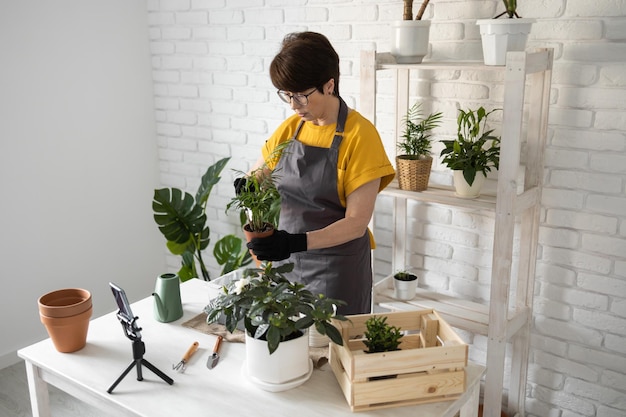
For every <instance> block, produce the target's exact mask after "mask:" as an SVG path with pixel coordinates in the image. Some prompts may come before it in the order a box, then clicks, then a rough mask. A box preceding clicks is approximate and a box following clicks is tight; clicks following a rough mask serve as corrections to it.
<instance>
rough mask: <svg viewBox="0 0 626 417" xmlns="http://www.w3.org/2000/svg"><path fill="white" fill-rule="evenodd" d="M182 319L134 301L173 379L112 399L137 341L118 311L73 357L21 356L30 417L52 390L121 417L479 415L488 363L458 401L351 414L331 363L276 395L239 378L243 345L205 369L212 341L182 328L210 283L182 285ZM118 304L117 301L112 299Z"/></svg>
mask: <svg viewBox="0 0 626 417" xmlns="http://www.w3.org/2000/svg"><path fill="white" fill-rule="evenodd" d="M181 293H182V299H183V309H184V313H185V314H184V316H183V317H182V318H181V319H180V320H178V321H175V322H172V323H160V322H157V321H156V320H155V319H154V318H153V313H152V303H153V300H152V297H147V298H145V299H143V300H141V301H138V302H137V303H134V304H132V306H131V307H132V309H133V313H134V314H135V315H137V316H139V320H138V324H139V326H140V327H142V328H143V331H142V336H143V342H144V343H145V346H146V353H145V355H144V358H145V359H146V360H148V361H149V362H150V363H152V364H153V365H154V366H156V367H157V368H159V369H160V370H161V371H163V372H165V373H166V374H167V375H168V376H170V377H172V378H173V379H174V384H173V385H168V384H166V383H165V382H163V381H162V380H161V379H160V378H159V377H158V376H156V375H155V374H153V373H152V372H151V371H150V370H149V369H147V368H146V367H144V368H143V378H144V379H143V381H137V378H136V377H137V374H136V370H135V369H133V370H132V371H131V372H130V373H129V374H128V375H127V376H126V377H125V378H124V380H122V381H121V383H120V384H119V385H118V386H117V387H116V388H115V390H114V391H113V393H112V394H108V393H107V389H108V388H109V387H110V386H111V385H112V384H113V382H114V381H115V380H116V379H117V378H118V377H119V376H120V374H121V373H122V372H123V371H124V369H126V367H127V366H128V365H129V364H130V363H131V362H132V360H133V355H132V350H131V348H132V342H131V341H130V340H128V339H127V338H126V336H125V335H124V333H123V331H122V326H121V325H120V323H119V321H118V320H117V318H116V316H115V313H116V312H117V310H116V311H115V312H112V313H110V314H107V315H104V316H102V317H99V318H97V319H94V320H92V321H91V323H90V325H89V334H88V336H87V346H85V347H84V348H83V349H81V350H80V351H78V352H74V353H59V352H57V351H56V350H55V348H54V346H53V344H52V342H51V340H50V339H46V340H43V341H41V342H39V343H35V344H33V345H31V346H28V347H26V348H24V349H21V350H19V351H18V355H19V356H20V357H21V358H23V359H24V360H25V363H26V371H27V375H28V386H29V390H30V397H31V404H32V409H33V416H35V417H49V416H50V408H49V398H48V386H47V384H52V385H54V386H56V387H58V388H59V389H61V390H63V391H65V392H67V393H69V394H70V395H72V396H74V397H76V398H79V399H81V400H83V401H85V402H87V403H89V404H92V405H94V406H96V407H98V408H101V409H103V410H107V411H109V412H111V413H113V414H115V415H118V416H143V417H159V416H169V415H174V414H176V415H184V416H187V417H195V416H206V415H214V416H226V415H236V416H239V415H255V416H272V417H274V416H276V415H303V416H320V417H329V416H333V417H334V416H385V417H393V416H398V417H400V416H420V417H435V416H436V417H454V415H455V414H456V413H457V412H459V411H460V412H461V417H476V415H477V408H478V396H479V390H480V378H481V376H482V375H483V373H484V370H485V368H484V367H483V366H479V365H474V364H470V365H469V366H468V367H467V391H466V392H465V394H463V395H462V396H461V398H459V399H458V400H456V401H446V402H439V403H432V404H426V405H418V406H406V407H397V408H387V409H381V410H375V411H369V412H359V413H352V412H351V411H350V407H349V406H348V403H347V402H346V399H345V398H344V396H343V394H342V392H341V389H340V387H339V385H338V383H337V381H336V379H335V376H334V374H333V372H332V370H331V369H330V367H329V366H328V365H325V366H324V367H322V368H321V369H316V370H314V371H313V375H312V376H311V379H309V380H308V381H307V382H306V383H305V384H304V385H301V386H300V387H297V388H295V389H292V390H289V391H284V392H278V393H271V392H266V391H263V390H261V389H259V388H257V387H256V386H254V385H252V384H251V383H250V382H248V381H247V380H246V379H245V378H244V377H243V376H242V375H241V365H242V361H243V359H244V355H245V351H244V346H243V345H242V344H240V343H228V342H224V343H223V344H222V349H221V359H220V362H219V364H218V365H217V367H216V368H214V369H212V370H209V369H207V368H206V361H207V358H208V357H209V355H210V354H211V352H212V349H213V345H214V342H215V336H212V335H205V334H203V333H201V332H198V331H196V330H193V329H189V328H185V327H182V326H181V324H182V323H183V322H185V321H187V320H189V319H191V318H192V317H194V316H196V315H197V314H198V313H200V312H201V311H202V309H203V308H204V306H205V305H206V304H207V301H208V295H207V294H208V285H207V283H206V282H204V281H201V280H198V279H193V280H190V281H187V282H186V283H184V284H182V286H181ZM99 302H101V303H104V302H111V305H112V306H115V302H114V300H113V297H111V299H110V300H100V301H99ZM194 341H198V342H199V343H200V348H199V350H198V352H196V354H195V355H194V356H193V357H192V358H191V360H190V362H189V364H188V366H187V369H186V371H185V373H182V374H180V373H176V372H175V371H173V370H172V364H174V363H177V362H178V361H179V360H180V358H181V357H182V355H183V354H184V353H185V351H186V350H187V348H188V347H189V346H190V345H191V344H192V343H193V342H194Z"/></svg>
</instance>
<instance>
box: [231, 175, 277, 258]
mask: <svg viewBox="0 0 626 417" xmlns="http://www.w3.org/2000/svg"><path fill="white" fill-rule="evenodd" d="M274 175H275V173H274V171H269V170H267V169H265V167H261V168H258V169H256V170H254V171H252V172H251V173H250V174H247V175H245V174H244V176H243V177H240V178H238V179H237V180H236V185H235V188H236V192H235V196H234V197H233V198H232V199H231V201H230V202H229V203H228V204H227V205H226V211H229V210H239V213H240V219H241V222H242V224H243V233H244V235H245V236H246V240H247V241H248V242H249V241H250V240H251V239H252V238H254V237H267V236H270V235H271V234H272V233H274V230H275V229H276V227H277V226H278V216H279V214H280V194H278V190H277V189H276V186H275V185H274ZM249 253H250V254H251V256H252V257H253V258H254V260H255V262H256V264H257V266H260V265H261V263H260V261H259V260H257V259H256V256H255V255H254V254H253V253H252V251H249Z"/></svg>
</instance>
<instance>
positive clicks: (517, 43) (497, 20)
mask: <svg viewBox="0 0 626 417" xmlns="http://www.w3.org/2000/svg"><path fill="white" fill-rule="evenodd" d="M502 3H503V4H504V7H505V10H504V12H502V13H500V14H498V15H497V16H495V17H494V18H493V19H480V20H477V21H476V24H477V25H479V26H480V35H481V38H482V46H483V57H484V61H485V65H506V53H507V52H509V51H524V50H525V49H526V42H527V41H528V34H529V33H530V29H531V27H532V24H533V23H535V19H528V18H522V17H521V16H520V15H519V14H518V13H517V0H502ZM502 17H503V19H501V18H502Z"/></svg>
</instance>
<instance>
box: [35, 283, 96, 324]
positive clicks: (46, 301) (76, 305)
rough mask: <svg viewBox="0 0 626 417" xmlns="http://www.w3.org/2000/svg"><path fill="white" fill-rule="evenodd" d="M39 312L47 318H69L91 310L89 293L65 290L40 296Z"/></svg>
mask: <svg viewBox="0 0 626 417" xmlns="http://www.w3.org/2000/svg"><path fill="white" fill-rule="evenodd" d="M37 303H38V304H39V312H40V313H41V314H43V315H44V316H47V317H59V318H61V317H70V316H75V315H77V314H80V313H83V312H85V311H87V310H89V309H90V308H91V305H92V304H91V293H90V292H89V291H87V290H83V289H81V288H65V289H62V290H56V291H52V292H49V293H47V294H44V295H42V296H41V297H39V300H37Z"/></svg>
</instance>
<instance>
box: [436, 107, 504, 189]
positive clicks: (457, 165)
mask: <svg viewBox="0 0 626 417" xmlns="http://www.w3.org/2000/svg"><path fill="white" fill-rule="evenodd" d="M496 110H499V109H494V110H491V111H490V112H487V111H486V110H485V109H484V108H483V107H482V106H481V107H480V108H479V109H478V110H476V111H474V110H472V109H468V110H467V111H464V110H462V109H460V110H459V116H458V118H457V138H456V139H454V140H442V141H441V142H442V143H443V144H444V149H443V150H442V151H441V154H440V156H443V159H442V162H443V163H444V164H446V165H447V166H448V168H450V169H452V170H453V171H454V187H455V189H456V194H457V196H459V197H462V198H476V197H478V196H479V195H480V190H481V188H482V185H483V182H484V180H485V177H486V176H487V173H488V172H491V168H492V167H493V168H495V169H498V167H499V164H500V138H499V137H497V136H493V135H492V133H493V129H491V130H487V117H488V116H489V115H490V114H491V113H493V112H494V111H496Z"/></svg>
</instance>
